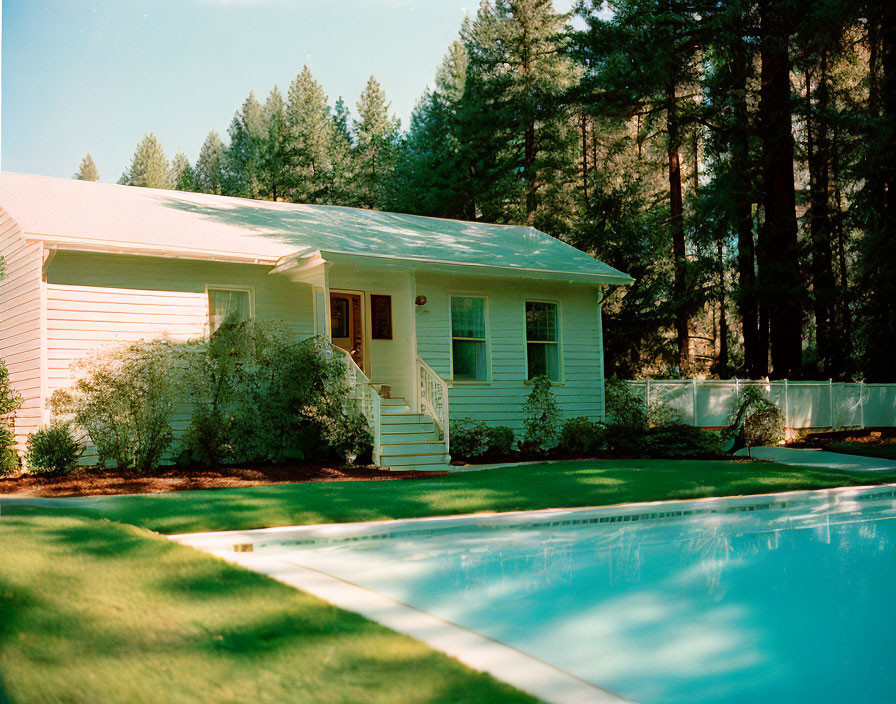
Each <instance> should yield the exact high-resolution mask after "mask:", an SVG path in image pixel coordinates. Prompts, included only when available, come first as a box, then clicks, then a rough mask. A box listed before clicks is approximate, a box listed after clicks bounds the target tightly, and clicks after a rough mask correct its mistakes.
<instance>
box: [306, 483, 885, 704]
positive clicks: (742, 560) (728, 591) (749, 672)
mask: <svg viewBox="0 0 896 704" xmlns="http://www.w3.org/2000/svg"><path fill="white" fill-rule="evenodd" d="M766 506H767V505H766ZM754 508H755V510H748V511H744V510H738V511H736V512H730V513H717V514H716V513H714V514H708V515H707V514H700V515H685V516H679V517H672V518H664V519H660V520H657V519H650V518H642V519H641V520H635V521H633V522H626V523H598V524H586V525H555V526H544V525H542V526H537V525H536V526H532V525H528V526H518V527H506V528H501V529H494V528H489V529H476V528H471V529H465V530H463V531H450V532H449V531H446V532H435V533H434V534H433V535H428V536H419V537H401V538H393V539H379V540H366V541H356V542H344V543H339V542H336V543H332V544H326V545H320V546H309V547H303V548H301V549H299V550H296V551H295V552H292V553H291V554H290V556H289V559H290V561H292V562H295V563H297V564H301V565H304V566H308V567H313V568H315V569H318V570H321V571H324V572H326V573H329V574H331V575H334V576H336V577H339V578H341V579H344V580H346V581H349V582H352V583H354V584H358V585H361V586H364V587H367V588H370V589H373V590H375V591H377V592H380V593H382V594H385V595H387V596H390V597H392V598H394V599H397V600H399V601H402V602H404V603H406V604H409V605H411V606H414V607H417V608H419V609H422V610H424V611H428V612H430V613H432V614H435V615H437V616H439V617H441V618H444V619H447V620H449V621H451V622H453V623H456V624H458V625H461V626H464V627H466V628H469V629H472V630H474V631H477V632H479V633H481V634H483V635H486V636H489V637H491V638H494V639H496V640H499V641H501V642H504V643H506V644H508V645H512V646H514V647H516V648H518V649H520V650H522V651H525V652H527V653H530V654H531V655H534V656H536V657H539V658H542V659H544V660H547V661H549V662H551V663H553V664H555V665H557V666H558V667H561V668H562V669H564V670H566V671H568V672H570V673H572V674H574V675H577V676H578V677H581V678H583V679H585V680H587V681H589V682H592V683H594V684H596V685H598V686H601V687H604V688H606V689H609V690H612V691H614V692H617V693H618V694H620V695H622V696H624V697H627V698H629V699H632V700H634V701H636V702H642V703H643V704H660V703H663V704H669V703H679V702H680V703H682V704H698V703H706V704H710V703H712V704H715V703H722V702H725V703H726V704H737V703H740V702H750V703H751V704H755V703H757V702H762V703H763V704H769V703H771V702H787V703H788V704H790V703H793V702H837V703H838V704H847V703H851V702H857V703H858V702H861V703H863V704H866V703H867V704H871V703H883V702H894V701H896V520H894V518H896V498H894V495H893V491H892V490H889V491H885V492H882V491H881V490H879V489H878V490H875V491H871V492H852V493H850V494H843V493H840V494H837V496H836V498H832V497H831V496H830V495H825V496H823V497H820V498H813V499H812V500H805V501H788V502H786V504H785V505H778V506H772V507H770V508H769V507H766V508H763V507H762V506H761V505H760V506H759V507H754Z"/></svg>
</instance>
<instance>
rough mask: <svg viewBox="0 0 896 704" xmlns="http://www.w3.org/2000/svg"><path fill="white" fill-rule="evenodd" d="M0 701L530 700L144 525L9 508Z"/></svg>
mask: <svg viewBox="0 0 896 704" xmlns="http://www.w3.org/2000/svg"><path fill="white" fill-rule="evenodd" d="M4 690H5V695H4ZM0 701H3V702H6V701H9V702H15V703H18V702H66V703H69V704H80V703H82V702H83V703H84V704H88V703H89V704H106V703H107V702H108V703H112V702H115V703H119V702H128V703H129V704H139V703H141V702H160V701H165V702H168V703H170V704H180V703H182V702H221V703H229V702H232V703H238V702H239V703H241V702H287V701H288V702H308V703H322V704H323V703H329V702H333V703H336V702H371V703H373V704H376V703H383V704H385V703H387V702H388V703H391V702H408V703H410V704H414V703H418V702H419V703H423V702H426V703H432V702H444V703H445V704H453V703H454V702H481V703H482V704H486V703H489V704H490V703H492V702H497V703H501V704H504V703H508V704H509V703H510V702H516V703H524V702H535V701H536V700H535V699H532V698H531V697H529V696H527V695H525V694H522V693H521V692H519V691H517V690H515V689H513V688H511V687H510V686H508V685H505V684H503V683H501V682H498V681H496V680H494V679H493V678H491V677H489V676H487V675H484V674H481V673H477V672H475V671H473V670H471V669H469V668H467V667H464V666H463V665H461V664H460V663H458V662H456V661H455V660H452V659H451V658H449V657H448V656H446V655H443V654H441V653H438V652H436V651H434V650H432V649H431V648H429V647H428V646H426V645H424V644H423V643H420V642H418V641H415V640H413V639H412V638H409V637H406V636H402V635H399V634H396V633H394V632H392V631H390V630H388V629H386V628H383V627H381V626H379V625H377V624H375V623H372V622H371V621H368V620H366V619H364V618H362V617H361V616H358V615H356V614H352V613H349V612H347V611H342V610H340V609H337V608H335V607H333V606H330V605H328V604H326V603H325V602H323V601H321V600H319V599H316V598H314V597H312V596H310V595H308V594H304V593H302V592H299V591H297V590H295V589H292V588H290V587H287V586H284V585H282V584H280V583H278V582H275V581H274V580H272V579H268V578H266V577H263V576H260V575H257V574H255V573H252V572H249V571H247V570H242V569H239V568H236V567H233V566H231V565H228V564H227V563H225V562H224V561H223V560H219V559H216V558H213V557H211V556H207V555H203V554H202V553H199V552H197V551H195V550H192V549H189V548H184V547H181V546H179V545H175V544H173V543H170V542H169V541H168V540H166V539H164V538H162V537H161V536H159V535H157V534H154V533H150V532H149V531H146V530H143V529H140V528H136V527H133V526H125V525H121V524H117V523H113V522H110V521H105V520H92V519H84V518H74V517H58V516H43V517H31V518H15V517H8V516H4V517H3V518H0Z"/></svg>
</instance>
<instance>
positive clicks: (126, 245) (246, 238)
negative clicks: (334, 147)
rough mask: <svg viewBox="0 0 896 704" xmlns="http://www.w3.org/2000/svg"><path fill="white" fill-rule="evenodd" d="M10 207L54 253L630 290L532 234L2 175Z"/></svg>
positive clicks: (619, 277) (608, 271)
mask: <svg viewBox="0 0 896 704" xmlns="http://www.w3.org/2000/svg"><path fill="white" fill-rule="evenodd" d="M0 207H3V208H5V209H6V210H7V211H8V212H9V213H10V214H11V215H12V217H13V218H15V219H16V220H17V221H18V223H19V224H20V225H21V227H22V229H23V230H24V232H25V233H26V236H27V237H30V238H32V239H40V240H43V241H44V242H45V243H47V245H48V246H57V247H59V248H63V249H86V250H91V251H107V252H119V253H132V254H148V255H157V256H178V257H184V258H196V259H211V260H225V261H247V262H256V263H260V264H271V265H276V264H281V265H282V264H283V263H284V262H288V261H289V260H292V259H294V258H298V257H301V256H307V255H309V254H312V253H315V252H320V253H321V255H322V256H324V258H325V259H333V258H337V257H350V258H362V257H363V258H364V260H365V261H369V262H370V263H371V264H373V263H375V262H374V260H379V262H380V263H383V264H389V263H402V264H403V265H408V266H416V267H417V268H421V269H425V268H433V269H446V270H453V269H455V268H457V267H461V268H462V269H463V270H464V271H469V272H471V273H481V274H492V273H493V274H496V275H501V274H502V273H503V275H516V276H536V277H537V276H541V275H545V278H554V279H557V278H560V279H567V280H570V281H588V282H593V283H611V284H625V283H629V282H631V281H632V279H631V277H629V276H628V275H627V274H624V273H622V272H620V271H618V270H616V269H614V268H612V267H610V266H608V265H607V264H604V263H603V262H600V261H598V260H596V259H594V258H593V257H591V256H589V255H588V254H585V253H584V252H581V251H579V250H577V249H576V248H574V247H571V246H570V245H568V244H565V243H564V242H561V241H560V240H558V239H556V238H554V237H551V236H550V235H548V234H546V233H544V232H541V231H539V230H536V229H534V228H532V227H523V226H515V225H492V224H487V223H480V222H464V221H460V220H444V219H439V218H430V217H422V216H416V215H402V214H399V213H388V212H381V211H375V210H363V209H359V208H347V207H341V206H328V205H301V204H294V203H273V202H270V201H257V200H248V199H244V198H232V197H225V196H214V195H207V194H199V193H185V192H181V191H167V190H161V189H151V188H135V187H132V186H118V185H111V184H100V183H87V182H83V181H75V180H72V179H60V178H50V177H45V176H31V175H25V174H10V173H4V174H0Z"/></svg>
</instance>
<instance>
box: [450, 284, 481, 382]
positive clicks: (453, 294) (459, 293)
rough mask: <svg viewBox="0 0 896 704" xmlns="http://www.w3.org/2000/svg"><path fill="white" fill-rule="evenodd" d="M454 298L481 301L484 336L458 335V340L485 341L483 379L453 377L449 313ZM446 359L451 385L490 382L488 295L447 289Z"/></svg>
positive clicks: (451, 328)
mask: <svg viewBox="0 0 896 704" xmlns="http://www.w3.org/2000/svg"><path fill="white" fill-rule="evenodd" d="M455 298H479V299H482V301H483V307H482V308H483V310H482V316H483V324H484V326H485V338H484V339H480V338H474V337H459V338H457V339H458V340H470V341H472V342H484V343H485V379H455V378H454V340H455V337H454V317H453V316H452V314H451V307H452V302H453V300H454V299H455ZM448 361H449V370H450V375H449V377H448V379H447V381H448V382H450V383H451V384H452V385H454V384H464V385H476V384H480V385H483V384H491V383H492V336H491V325H490V322H489V297H488V296H487V295H485V294H484V293H472V292H466V291H448Z"/></svg>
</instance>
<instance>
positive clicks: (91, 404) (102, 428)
mask: <svg viewBox="0 0 896 704" xmlns="http://www.w3.org/2000/svg"><path fill="white" fill-rule="evenodd" d="M79 367H80V370H82V375H81V376H80V378H79V379H78V380H77V381H76V382H75V383H74V384H73V386H72V388H71V389H69V390H59V391H57V392H55V393H54V394H53V397H52V398H51V405H52V408H53V411H54V414H55V415H56V416H57V417H63V418H67V419H70V420H71V421H72V422H73V423H74V424H75V425H77V426H80V427H82V428H84V429H85V430H86V432H87V434H88V436H89V438H90V442H91V443H92V444H93V445H94V446H95V447H96V451H97V455H98V456H99V464H100V465H101V466H104V465H106V464H107V463H108V462H110V461H111V462H113V463H114V464H115V466H117V467H118V468H121V469H126V468H130V467H134V468H136V469H138V470H140V471H152V470H154V469H156V468H157V467H158V465H159V463H160V461H161V459H162V456H163V455H164V454H165V453H166V452H167V451H168V449H169V447H170V446H171V441H172V438H173V432H172V429H171V416H172V413H173V409H174V403H175V399H176V396H175V378H176V375H177V372H178V370H177V369H176V366H175V358H174V346H173V345H172V344H171V343H168V342H164V341H159V342H151V343H144V342H138V343H132V344H128V345H125V346H122V347H118V348H115V349H112V350H108V351H105V352H101V353H99V354H96V355H92V356H91V357H88V358H87V359H86V360H84V361H83V362H81V363H80V365H79Z"/></svg>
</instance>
